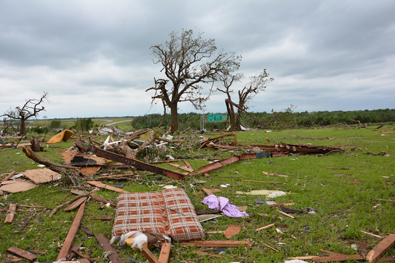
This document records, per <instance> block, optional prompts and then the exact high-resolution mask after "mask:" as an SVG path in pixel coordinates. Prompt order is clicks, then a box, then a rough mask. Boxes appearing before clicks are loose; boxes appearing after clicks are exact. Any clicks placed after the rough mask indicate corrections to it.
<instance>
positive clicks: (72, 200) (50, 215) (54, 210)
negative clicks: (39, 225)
mask: <svg viewBox="0 0 395 263" xmlns="http://www.w3.org/2000/svg"><path fill="white" fill-rule="evenodd" d="M88 195H89V194H86V195H85V196H88ZM81 197H84V196H81V195H79V196H76V197H74V198H73V199H71V200H69V201H67V202H65V203H63V204H61V205H58V206H57V207H55V208H54V209H52V211H51V213H49V216H48V217H49V218H51V217H52V216H53V215H54V214H55V213H56V211H58V210H59V209H60V208H62V207H64V206H66V205H68V204H70V203H72V202H74V201H75V200H78V199H80V198H81Z"/></svg>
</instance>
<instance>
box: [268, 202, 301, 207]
mask: <svg viewBox="0 0 395 263" xmlns="http://www.w3.org/2000/svg"><path fill="white" fill-rule="evenodd" d="M293 205H295V203H278V204H272V205H267V206H268V207H279V206H293Z"/></svg>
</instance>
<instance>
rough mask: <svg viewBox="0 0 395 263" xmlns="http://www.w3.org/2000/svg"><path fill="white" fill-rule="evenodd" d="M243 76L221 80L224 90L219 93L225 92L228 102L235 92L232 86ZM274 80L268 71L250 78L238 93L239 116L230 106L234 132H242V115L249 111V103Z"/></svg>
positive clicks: (236, 75)
mask: <svg viewBox="0 0 395 263" xmlns="http://www.w3.org/2000/svg"><path fill="white" fill-rule="evenodd" d="M242 77H243V76H242V75H241V74H235V75H229V76H225V77H223V78H222V79H221V81H222V84H223V85H224V88H223V89H220V88H217V91H220V92H223V93H225V94H226V95H227V97H228V100H232V99H231V95H230V93H232V92H233V90H231V89H230V87H231V86H232V84H233V83H234V82H235V81H239V80H240V79H241V78H242ZM273 80H274V79H273V78H269V74H268V73H267V72H266V69H264V70H263V72H262V73H261V74H259V75H257V76H252V77H250V82H249V83H247V84H246V85H245V86H244V87H243V89H242V90H239V91H238V95H239V104H238V106H239V108H238V109H237V115H236V116H235V111H234V107H233V105H232V104H230V105H229V107H230V108H229V112H230V114H229V115H230V116H229V118H230V123H231V127H232V130H241V113H242V112H243V111H246V110H247V109H248V107H247V106H248V103H249V102H250V101H251V99H252V98H253V97H254V96H255V95H256V94H258V93H259V92H261V91H264V90H265V89H266V83H267V82H268V81H273Z"/></svg>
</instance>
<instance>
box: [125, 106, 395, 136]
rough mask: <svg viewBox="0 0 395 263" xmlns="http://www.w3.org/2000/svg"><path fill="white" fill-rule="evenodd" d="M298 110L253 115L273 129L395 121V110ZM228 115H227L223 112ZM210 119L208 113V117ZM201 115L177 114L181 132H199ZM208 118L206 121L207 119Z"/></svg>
mask: <svg viewBox="0 0 395 263" xmlns="http://www.w3.org/2000/svg"><path fill="white" fill-rule="evenodd" d="M294 109H295V107H294V106H291V107H288V108H287V109H284V110H282V111H279V112H276V111H272V112H251V115H253V116H254V117H255V118H257V119H258V120H259V121H260V122H261V123H263V124H265V126H266V128H270V129H292V128H303V127H316V126H328V125H336V124H347V125H352V124H359V123H361V124H362V123H363V124H365V123H366V124H373V123H383V122H395V109H377V110H358V111H313V112H307V111H304V112H295V111H294ZM223 114H224V115H226V113H223ZM205 115H206V116H207V114H205ZM201 116H202V114H198V113H194V112H191V113H182V114H178V121H179V123H178V126H179V130H180V131H183V130H185V129H192V130H199V129H200V126H201V124H200V123H201ZM162 118H163V115H162V114H148V115H145V116H138V117H134V119H133V121H132V123H131V126H132V128H133V129H144V128H156V127H158V125H159V124H160V123H161V121H162ZM206 119H207V118H206ZM170 122H171V120H170V116H169V115H166V116H165V118H164V120H163V123H162V127H163V129H164V130H167V129H168V128H169V127H170ZM241 123H242V125H244V126H245V127H250V128H253V127H258V126H259V124H258V123H257V121H256V120H254V119H253V118H252V117H250V116H248V115H247V114H242V116H241ZM204 128H205V129H207V130H214V129H226V128H227V123H225V122H222V123H221V122H205V123H204Z"/></svg>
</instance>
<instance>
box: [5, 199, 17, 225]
mask: <svg viewBox="0 0 395 263" xmlns="http://www.w3.org/2000/svg"><path fill="white" fill-rule="evenodd" d="M15 212H16V204H10V208H9V209H8V211H7V216H6V218H5V221H4V224H8V223H12V221H13V220H14V216H15Z"/></svg>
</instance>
